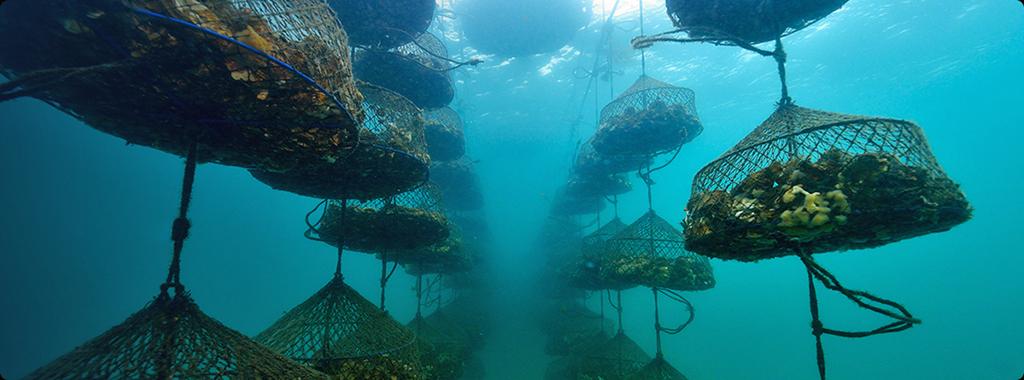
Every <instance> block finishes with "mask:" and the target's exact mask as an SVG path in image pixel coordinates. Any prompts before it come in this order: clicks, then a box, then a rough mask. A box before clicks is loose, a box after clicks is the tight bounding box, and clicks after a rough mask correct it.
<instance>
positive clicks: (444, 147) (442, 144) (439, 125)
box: [423, 107, 466, 161]
mask: <svg viewBox="0 0 1024 380" xmlns="http://www.w3.org/2000/svg"><path fill="white" fill-rule="evenodd" d="M423 118H424V119H426V125H425V128H426V132H425V135H426V139H427V148H428V149H429V150H430V157H431V158H432V159H434V160H438V161H451V160H456V159H458V158H459V157H462V156H463V155H465V154H466V135H465V133H463V131H462V118H460V117H459V114H458V113H456V112H455V110H453V109H451V108H448V107H443V108H438V109H433V110H426V111H424V112H423Z"/></svg>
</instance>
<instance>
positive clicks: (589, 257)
mask: <svg viewBox="0 0 1024 380" xmlns="http://www.w3.org/2000/svg"><path fill="white" fill-rule="evenodd" d="M626 227H627V226H626V223H623V222H622V220H619V218H615V219H612V220H611V221H610V222H608V223H606V224H605V225H604V226H601V228H598V229H597V231H594V232H591V233H590V234H589V235H587V236H584V237H583V242H582V244H581V249H580V254H579V255H578V256H577V259H576V260H574V261H573V262H572V264H571V266H570V267H569V268H568V271H567V272H568V273H567V275H568V276H569V283H570V284H571V285H572V286H574V287H577V288H580V289H587V290H605V289H610V290H625V289H629V288H633V287H635V286H636V284H633V283H629V282H621V281H611V280H608V279H605V278H603V277H601V258H602V256H603V254H604V250H605V246H606V245H607V243H608V240H610V239H611V238H612V237H614V236H615V235H617V234H618V233H619V232H622V230H624V229H626Z"/></svg>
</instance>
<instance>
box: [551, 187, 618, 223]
mask: <svg viewBox="0 0 1024 380" xmlns="http://www.w3.org/2000/svg"><path fill="white" fill-rule="evenodd" d="M605 207H608V203H607V202H605V199H604V197H574V196H570V195H568V194H566V186H565V185H562V187H559V188H558V190H556V191H555V197H554V199H552V200H551V210H550V211H549V213H550V214H551V215H555V216H572V215H585V214H596V213H599V212H601V211H603V210H604V209H605Z"/></svg>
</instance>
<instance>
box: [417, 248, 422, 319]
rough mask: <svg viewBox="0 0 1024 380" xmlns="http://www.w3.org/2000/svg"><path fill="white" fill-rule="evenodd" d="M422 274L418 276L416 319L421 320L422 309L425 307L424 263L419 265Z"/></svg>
mask: <svg viewBox="0 0 1024 380" xmlns="http://www.w3.org/2000/svg"><path fill="white" fill-rule="evenodd" d="M419 266H420V273H419V274H417V275H416V317H417V318H419V317H420V316H421V314H420V307H421V306H422V305H423V263H422V262H421V263H419Z"/></svg>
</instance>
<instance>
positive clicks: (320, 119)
mask: <svg viewBox="0 0 1024 380" xmlns="http://www.w3.org/2000/svg"><path fill="white" fill-rule="evenodd" d="M16 3H17V4H16ZM125 4H127V6H126V5H125ZM60 25H63V26H64V27H59V26H60ZM0 37H3V40H4V43H3V44H2V45H0V74H3V75H4V76H6V77H8V78H10V79H11V80H12V82H13V83H17V84H18V85H19V86H20V90H19V91H22V93H21V94H22V95H32V96H34V97H36V98H39V99H41V100H43V101H45V102H47V103H49V104H51V105H53V106H55V107H57V108H58V109H60V110H62V111H64V112H66V113H68V114H70V115H71V116H73V117H75V118H77V119H80V120H82V121H84V122H85V123H86V124H88V125H90V126H92V127H93V128H95V129H97V130H100V131H102V132H105V133H109V134H111V135H114V136H118V137H121V138H124V139H125V140H126V141H127V142H128V143H131V144H136V145H142V146H148V147H152V148H156V149H158V150H161V151H165V152H168V153H172V154H175V155H179V156H185V155H186V153H187V151H188V149H189V147H190V146H191V145H192V143H193V141H195V143H196V145H197V161H198V162H215V163H220V164H225V165H233V166H240V167H246V168H259V169H265V170H277V171H281V170H288V169H290V168H293V167H295V166H299V165H307V164H315V163H319V162H324V161H332V160H337V159H342V158H344V157H345V156H347V155H348V154H349V153H350V152H351V150H352V149H353V148H354V147H355V145H356V142H357V140H358V136H357V134H356V124H357V123H358V122H359V121H360V120H362V116H363V114H362V110H361V108H360V106H359V99H358V93H357V92H356V89H355V84H354V83H353V80H352V75H351V66H350V63H349V54H348V50H347V38H346V37H345V32H344V30H342V28H341V25H339V24H338V22H337V20H336V19H335V18H334V15H333V12H331V11H330V9H329V8H328V6H327V4H326V3H323V2H321V1H317V0H282V1H273V2H267V1H257V0H235V1H224V0H220V1H213V0H209V1H201V2H200V1H195V0H191V1H184V2H173V1H159V0H137V1H124V2H123V3H122V2H120V1H114V0H83V1H78V2H69V1H61V0H39V1H28V2H12V3H9V4H5V5H4V12H3V13H0Z"/></svg>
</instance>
